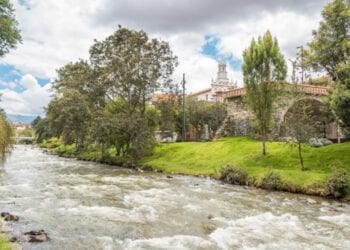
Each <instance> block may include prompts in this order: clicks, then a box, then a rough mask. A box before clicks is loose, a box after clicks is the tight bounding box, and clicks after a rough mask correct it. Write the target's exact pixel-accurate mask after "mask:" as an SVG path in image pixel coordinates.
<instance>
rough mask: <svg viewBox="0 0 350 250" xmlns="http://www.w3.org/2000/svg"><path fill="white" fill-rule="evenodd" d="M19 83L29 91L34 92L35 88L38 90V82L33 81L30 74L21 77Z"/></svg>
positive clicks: (33, 78)
mask: <svg viewBox="0 0 350 250" xmlns="http://www.w3.org/2000/svg"><path fill="white" fill-rule="evenodd" d="M19 83H20V84H21V85H22V86H23V87H24V88H25V89H30V90H34V89H37V88H40V85H39V83H38V81H37V80H36V79H35V77H34V76H32V75H30V74H26V75H24V76H23V77H22V79H21V80H20V81H19Z"/></svg>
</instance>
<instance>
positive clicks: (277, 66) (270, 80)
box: [242, 31, 287, 155]
mask: <svg viewBox="0 0 350 250" xmlns="http://www.w3.org/2000/svg"><path fill="white" fill-rule="evenodd" d="M242 69H243V81H244V86H245V88H246V91H247V92H246V102H247V104H248V107H249V108H250V109H251V111H252V113H253V114H254V117H255V122H256V128H257V131H258V133H259V135H260V137H261V140H262V154H263V155H266V141H267V136H268V133H269V128H270V126H271V122H272V112H273V104H274V101H275V99H276V96H277V85H278V83H280V82H283V81H284V80H285V78H286V74H287V67H286V63H285V60H284V57H283V55H282V54H281V52H280V48H279V45H278V42H277V39H276V38H272V35H271V33H270V32H269V31H267V32H266V33H265V34H264V36H263V37H259V38H258V40H257V41H255V39H254V38H253V39H252V42H251V44H250V46H249V47H248V48H247V49H245V50H244V52H243V66H242Z"/></svg>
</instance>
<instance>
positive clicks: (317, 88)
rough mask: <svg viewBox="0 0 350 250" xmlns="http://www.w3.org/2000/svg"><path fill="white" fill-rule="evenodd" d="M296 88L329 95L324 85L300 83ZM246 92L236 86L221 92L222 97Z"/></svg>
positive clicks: (310, 92) (236, 95)
mask: <svg viewBox="0 0 350 250" xmlns="http://www.w3.org/2000/svg"><path fill="white" fill-rule="evenodd" d="M287 86H288V87H287V88H291V87H293V85H287ZM297 87H298V90H300V91H301V92H304V93H307V94H313V95H329V93H330V90H331V88H329V87H324V86H314V85H308V84H300V85H297ZM245 93H246V89H245V88H237V89H232V90H229V91H226V92H223V93H222V97H223V98H224V99H226V98H231V97H238V96H242V95H244V94H245Z"/></svg>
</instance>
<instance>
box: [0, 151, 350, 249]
mask: <svg viewBox="0 0 350 250" xmlns="http://www.w3.org/2000/svg"><path fill="white" fill-rule="evenodd" d="M0 210H1V211H9V212H11V213H14V214H16V215H19V216H20V221H18V222H15V223H6V224H5V225H4V228H3V229H4V230H8V231H11V232H13V234H14V235H17V236H18V237H20V238H21V239H23V236H22V235H23V233H24V232H26V231H29V230H38V229H44V230H45V231H46V232H48V234H49V237H50V238H51V240H50V241H49V242H47V243H41V244H32V245H31V244H28V243H24V244H23V246H24V249H60V250H61V249H241V248H242V249H252V248H254V249H255V248H259V249H346V248H348V249H349V247H350V206H349V205H348V204H346V205H342V204H340V203H338V202H333V201H329V200H324V199H321V198H316V197H310V196H303V195H293V194H287V193H278V192H266V191H263V190H256V189H252V188H244V187H238V186H229V185H223V184H221V183H219V182H217V181H213V180H206V179H200V178H194V177H186V176H174V177H173V178H172V179H169V178H167V177H166V175H163V174H156V173H138V172H134V171H132V170H127V169H122V168H116V167H112V166H106V165H101V164H96V163H88V162H82V161H77V160H73V159H64V158H59V157H57V156H52V155H47V154H45V153H43V152H42V150H40V149H38V148H33V147H30V146H16V148H15V150H14V152H13V153H12V155H11V156H10V157H9V158H8V160H7V162H6V163H5V164H4V165H3V166H1V167H0Z"/></svg>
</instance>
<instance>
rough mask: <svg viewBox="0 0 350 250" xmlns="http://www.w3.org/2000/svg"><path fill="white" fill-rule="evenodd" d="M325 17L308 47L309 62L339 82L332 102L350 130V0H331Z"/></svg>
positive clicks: (314, 67)
mask: <svg viewBox="0 0 350 250" xmlns="http://www.w3.org/2000/svg"><path fill="white" fill-rule="evenodd" d="M322 17H323V19H322V21H321V22H320V25H319V28H318V29H317V30H314V31H313V40H312V41H311V42H310V43H309V44H308V47H307V49H306V51H305V57H306V58H305V59H307V60H306V66H308V67H312V68H313V69H314V70H316V71H319V70H323V71H326V72H327V73H328V74H329V76H330V77H331V78H332V80H333V81H334V82H335V83H336V91H335V92H334V94H333V96H332V106H333V108H334V110H335V112H336V114H337V116H338V118H339V119H340V124H341V125H342V127H343V129H344V130H345V131H346V132H347V133H348V134H350V34H349V31H350V2H349V1H348V0H334V1H332V2H331V3H329V4H328V5H326V6H325V8H324V9H323V11H322Z"/></svg>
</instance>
